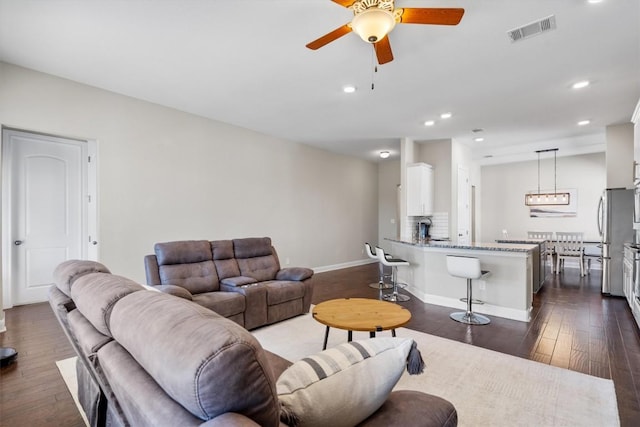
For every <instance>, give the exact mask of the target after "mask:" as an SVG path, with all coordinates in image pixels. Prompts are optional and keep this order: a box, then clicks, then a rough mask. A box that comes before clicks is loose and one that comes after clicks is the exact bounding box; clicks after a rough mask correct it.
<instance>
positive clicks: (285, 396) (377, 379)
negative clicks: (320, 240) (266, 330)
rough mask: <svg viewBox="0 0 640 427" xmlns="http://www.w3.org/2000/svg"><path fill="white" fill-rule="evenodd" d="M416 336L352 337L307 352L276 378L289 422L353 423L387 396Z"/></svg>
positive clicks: (315, 424) (294, 424)
mask: <svg viewBox="0 0 640 427" xmlns="http://www.w3.org/2000/svg"><path fill="white" fill-rule="evenodd" d="M412 344H413V340H412V339H408V338H386V337H385V338H373V339H368V340H361V341H353V342H350V343H345V344H341V345H339V346H337V347H334V348H331V349H328V350H325V351H323V352H321V353H318V354H316V355H313V356H309V357H305V358H304V359H301V360H299V361H298V362H296V363H294V364H293V365H291V366H290V367H289V368H288V369H287V370H285V371H284V372H283V373H282V375H281V376H280V378H278V381H277V383H276V389H277V392H278V398H279V400H280V405H281V409H282V411H281V419H282V421H283V422H284V423H286V424H288V425H290V426H298V427H303V426H328V425H330V426H332V427H333V426H354V425H356V424H358V423H359V422H361V421H363V420H365V419H366V418H367V417H368V416H369V415H371V414H373V413H374V412H375V411H376V410H378V408H380V406H382V404H383V403H384V401H385V400H386V399H387V396H388V395H389V393H391V390H392V389H393V387H394V386H395V385H396V383H397V382H398V380H399V379H400V376H401V375H402V372H403V370H404V368H405V366H406V365H407V357H408V355H409V351H410V350H411V346H412Z"/></svg>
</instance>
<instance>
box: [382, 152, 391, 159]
mask: <svg viewBox="0 0 640 427" xmlns="http://www.w3.org/2000/svg"><path fill="white" fill-rule="evenodd" d="M389 156H390V154H389V152H388V151H381V152H380V158H382V159H386V158H387V157H389Z"/></svg>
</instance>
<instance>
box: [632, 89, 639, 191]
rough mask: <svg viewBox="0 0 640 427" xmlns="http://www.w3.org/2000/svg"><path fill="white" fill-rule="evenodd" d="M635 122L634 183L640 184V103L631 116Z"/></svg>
mask: <svg viewBox="0 0 640 427" xmlns="http://www.w3.org/2000/svg"><path fill="white" fill-rule="evenodd" d="M631 121H632V122H633V181H634V184H639V183H640V101H638V105H636V109H635V111H634V112H633V115H632V116H631Z"/></svg>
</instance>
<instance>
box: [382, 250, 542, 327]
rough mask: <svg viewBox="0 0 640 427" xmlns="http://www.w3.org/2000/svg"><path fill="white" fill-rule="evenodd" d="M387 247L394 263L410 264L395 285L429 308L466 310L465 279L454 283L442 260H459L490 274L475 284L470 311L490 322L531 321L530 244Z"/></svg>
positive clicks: (531, 254)
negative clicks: (469, 259)
mask: <svg viewBox="0 0 640 427" xmlns="http://www.w3.org/2000/svg"><path fill="white" fill-rule="evenodd" d="M386 240H388V241H390V242H391V248H392V254H393V256H394V257H397V258H402V259H404V260H406V261H408V262H409V263H410V266H408V267H402V268H399V269H398V281H399V282H401V283H405V284H406V287H405V290H407V291H408V292H410V293H411V294H413V295H414V296H415V297H416V298H418V299H420V300H421V301H423V302H425V303H428V304H435V305H440V306H446V307H452V308H456V309H465V308H466V304H465V303H464V302H462V301H460V298H463V297H465V296H466V282H465V280H464V279H460V278H456V277H452V276H450V275H449V273H448V271H447V265H446V256H447V255H460V256H469V257H476V258H479V259H480V263H481V264H482V269H483V270H488V271H489V273H488V274H486V275H483V276H482V278H481V279H478V280H474V281H473V295H474V299H476V298H477V299H480V300H482V301H484V304H474V306H473V310H474V311H475V312H478V313H483V314H486V315H489V316H492V315H493V316H498V317H504V318H507V319H514V320H519V321H523V322H528V321H530V320H531V308H532V302H533V254H534V251H535V250H537V249H538V246H537V245H533V244H511V243H473V244H468V245H459V244H454V243H450V242H434V241H430V242H424V243H423V242H410V241H404V240H397V239H386Z"/></svg>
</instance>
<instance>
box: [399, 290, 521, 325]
mask: <svg viewBox="0 0 640 427" xmlns="http://www.w3.org/2000/svg"><path fill="white" fill-rule="evenodd" d="M406 290H407V291H409V292H411V294H413V295H414V296H415V297H416V298H418V299H419V300H420V301H422V302H424V303H427V304H433V305H439V306H441V307H450V308H452V309H458V310H462V311H464V310H466V308H467V305H466V304H465V303H463V302H461V301H460V300H459V299H456V298H448V297H443V296H439V295H431V294H426V293H424V292H419V291H418V290H417V289H415V288H414V287H412V286H408V287H407V288H406ZM532 310H533V307H529V309H528V310H518V309H515V308H510V307H498V306H495V305H492V304H487V303H484V304H481V305H480V304H478V305H474V306H473V311H475V312H477V313H481V314H487V315H490V316H491V315H493V316H498V317H504V318H505V319H512V320H518V321H520V322H530V321H531V311H532Z"/></svg>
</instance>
